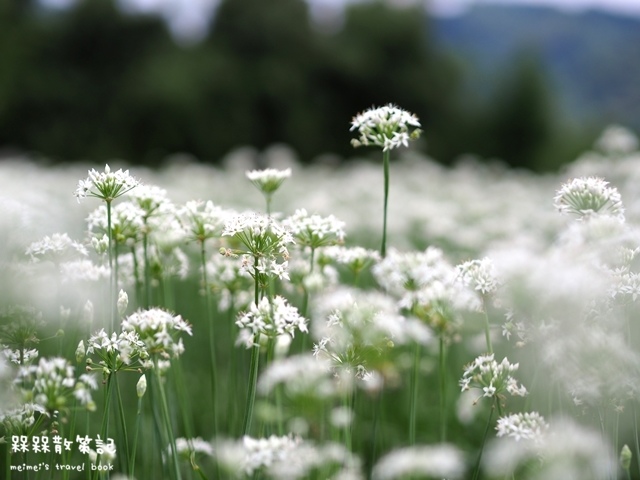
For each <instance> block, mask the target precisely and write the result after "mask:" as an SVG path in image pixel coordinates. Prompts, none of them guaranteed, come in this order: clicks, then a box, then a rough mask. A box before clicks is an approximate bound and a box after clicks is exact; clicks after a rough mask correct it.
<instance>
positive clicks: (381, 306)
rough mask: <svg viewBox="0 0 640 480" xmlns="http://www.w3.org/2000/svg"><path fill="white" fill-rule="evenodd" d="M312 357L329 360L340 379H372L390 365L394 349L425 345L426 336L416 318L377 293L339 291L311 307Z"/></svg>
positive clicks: (424, 328) (391, 300) (427, 341)
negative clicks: (346, 376)
mask: <svg viewBox="0 0 640 480" xmlns="http://www.w3.org/2000/svg"><path fill="white" fill-rule="evenodd" d="M313 317H314V319H317V321H315V322H314V324H313V333H314V337H315V338H317V339H318V342H317V343H316V344H315V345H314V348H313V351H314V355H316V356H318V357H320V358H325V359H328V360H329V361H330V364H331V368H332V369H333V370H334V371H335V372H336V373H339V374H342V373H350V374H352V375H354V376H355V377H356V378H357V379H360V380H372V379H374V378H375V377H376V374H374V371H377V370H386V369H387V368H391V367H392V365H391V364H390V362H389V361H388V356H387V355H388V354H389V353H390V351H391V349H392V347H393V346H394V345H403V344H409V343H420V344H428V343H429V342H430V341H431V339H432V334H431V331H430V330H429V329H428V328H427V327H426V326H425V325H423V324H422V323H421V322H419V321H418V320H417V319H415V318H406V317H404V316H401V315H399V314H398V313H397V308H396V304H395V302H394V301H393V299H392V298H390V297H388V296H386V295H384V294H382V293H378V292H361V291H359V290H355V289H347V288H343V289H339V290H336V291H334V292H329V293H328V294H325V295H323V296H321V297H319V298H318V299H317V300H316V302H315V306H314V316H313Z"/></svg>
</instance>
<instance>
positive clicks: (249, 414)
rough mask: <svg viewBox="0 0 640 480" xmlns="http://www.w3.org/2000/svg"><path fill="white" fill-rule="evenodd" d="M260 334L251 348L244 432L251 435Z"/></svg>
mask: <svg viewBox="0 0 640 480" xmlns="http://www.w3.org/2000/svg"><path fill="white" fill-rule="evenodd" d="M259 342H260V334H259V333H258V336H257V338H256V339H255V343H256V344H255V345H254V346H253V347H252V348H251V366H250V367H249V391H248V392H247V406H246V408H245V412H244V422H243V425H242V433H243V434H244V435H249V432H250V431H251V420H252V419H253V406H254V404H255V401H256V384H257V383H258V363H259V360H260V345H259Z"/></svg>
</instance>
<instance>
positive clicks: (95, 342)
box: [76, 329, 149, 374]
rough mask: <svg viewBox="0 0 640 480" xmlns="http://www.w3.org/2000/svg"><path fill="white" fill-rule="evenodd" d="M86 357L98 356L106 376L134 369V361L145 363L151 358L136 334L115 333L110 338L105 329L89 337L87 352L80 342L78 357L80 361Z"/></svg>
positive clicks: (126, 332)
mask: <svg viewBox="0 0 640 480" xmlns="http://www.w3.org/2000/svg"><path fill="white" fill-rule="evenodd" d="M84 355H96V356H97V357H98V358H99V359H100V362H99V364H100V366H101V368H102V369H103V372H104V373H105V374H109V373H111V372H115V371H118V370H120V369H121V368H128V367H130V368H133V366H132V363H133V362H134V361H136V360H138V361H140V362H144V361H145V360H146V359H147V358H149V352H148V351H147V348H146V345H145V343H144V342H143V341H142V340H140V337H139V335H138V334H137V333H136V332H128V331H123V332H121V333H120V334H116V332H113V333H112V334H111V336H109V335H108V334H107V332H105V330H104V329H101V330H100V331H99V332H97V333H95V334H93V335H92V336H91V337H89V340H88V342H87V349H86V351H84V343H83V342H80V344H79V345H78V348H77V350H76V356H77V357H78V358H79V359H80V358H82V357H83V356H84ZM90 363H92V362H90Z"/></svg>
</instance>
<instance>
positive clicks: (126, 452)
mask: <svg viewBox="0 0 640 480" xmlns="http://www.w3.org/2000/svg"><path fill="white" fill-rule="evenodd" d="M114 382H115V384H116V398H117V399H118V413H119V417H120V428H121V429H122V437H123V438H124V465H123V470H125V471H126V470H128V469H129V436H128V435H127V421H126V419H125V417H124V406H123V404H122V395H121V393H120V383H119V382H118V377H115V378H114ZM104 440H105V441H106V440H107V439H106V438H105V439H104Z"/></svg>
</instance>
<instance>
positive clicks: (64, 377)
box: [16, 357, 97, 412]
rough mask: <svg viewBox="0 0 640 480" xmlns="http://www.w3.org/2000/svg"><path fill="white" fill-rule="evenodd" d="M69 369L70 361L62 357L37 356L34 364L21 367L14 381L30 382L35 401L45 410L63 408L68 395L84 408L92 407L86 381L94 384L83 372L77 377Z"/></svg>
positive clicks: (28, 383)
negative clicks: (78, 378) (39, 357)
mask: <svg viewBox="0 0 640 480" xmlns="http://www.w3.org/2000/svg"><path fill="white" fill-rule="evenodd" d="M73 370H74V369H73V366H72V365H71V363H70V362H69V361H68V360H66V359H64V358H61V357H54V358H41V359H40V361H39V362H38V365H30V366H23V367H21V368H20V370H19V371H18V376H17V379H16V382H17V383H19V384H21V385H31V386H32V391H33V398H34V400H35V403H37V404H39V405H41V406H42V407H44V408H45V409H47V411H49V412H53V411H55V410H61V409H64V408H66V407H67V405H68V404H69V401H70V397H72V396H75V397H76V398H77V400H79V402H80V403H81V404H82V405H84V406H85V407H86V408H87V409H89V410H92V409H94V408H95V404H94V403H93V400H92V399H91V394H90V391H89V389H88V388H87V385H88V387H89V388H94V387H97V384H96V383H95V381H94V380H93V379H90V378H86V377H83V376H81V379H80V380H79V381H77V380H76V378H75V376H74V373H73Z"/></svg>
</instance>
